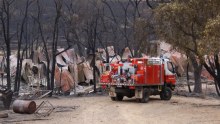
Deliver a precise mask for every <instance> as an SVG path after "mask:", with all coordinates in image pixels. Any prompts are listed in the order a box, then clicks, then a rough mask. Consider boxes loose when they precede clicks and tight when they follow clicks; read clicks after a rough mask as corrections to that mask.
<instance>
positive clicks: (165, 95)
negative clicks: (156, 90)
mask: <svg viewBox="0 0 220 124" xmlns="http://www.w3.org/2000/svg"><path fill="white" fill-rule="evenodd" d="M171 97H172V91H171V89H170V88H169V87H165V88H164V89H163V90H162V92H160V98H161V99H162V100H170V99H171Z"/></svg>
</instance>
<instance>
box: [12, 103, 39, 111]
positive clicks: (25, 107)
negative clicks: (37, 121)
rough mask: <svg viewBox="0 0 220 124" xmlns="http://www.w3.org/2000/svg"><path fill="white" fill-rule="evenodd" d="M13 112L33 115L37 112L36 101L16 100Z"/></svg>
mask: <svg viewBox="0 0 220 124" xmlns="http://www.w3.org/2000/svg"><path fill="white" fill-rule="evenodd" d="M13 111H14V112H15V113H21V114H33V113H34V112H35V111H36V103H35V102H34V101H27V100H15V101H14V102H13Z"/></svg>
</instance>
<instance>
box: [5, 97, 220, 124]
mask: <svg viewBox="0 0 220 124" xmlns="http://www.w3.org/2000/svg"><path fill="white" fill-rule="evenodd" d="M47 100H49V101H50V102H51V103H52V104H53V105H54V106H55V107H58V106H59V107H73V106H79V107H78V108H77V109H74V110H71V111H68V112H53V113H52V114H51V115H50V116H49V117H47V118H46V119H48V120H42V121H23V122H19V123H22V124H23V123H25V124H219V123H220V114H219V113H220V101H219V100H217V99H214V98H207V99H201V98H187V97H180V96H174V97H173V98H172V99H171V100H170V101H162V100H160V99H159V97H151V99H150V101H149V103H144V104H143V103H136V101H135V100H134V99H127V98H126V99H125V100H124V101H122V102H113V101H111V100H110V99H109V97H108V96H93V97H78V98H60V99H47ZM40 102H41V101H37V103H38V104H39V103H40ZM9 116H10V115H9Z"/></svg>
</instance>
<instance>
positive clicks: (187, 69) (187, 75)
mask: <svg viewBox="0 0 220 124" xmlns="http://www.w3.org/2000/svg"><path fill="white" fill-rule="evenodd" d="M186 78H187V85H188V89H189V92H190V93H191V92H192V90H191V88H190V84H189V62H188V63H187V68H186Z"/></svg>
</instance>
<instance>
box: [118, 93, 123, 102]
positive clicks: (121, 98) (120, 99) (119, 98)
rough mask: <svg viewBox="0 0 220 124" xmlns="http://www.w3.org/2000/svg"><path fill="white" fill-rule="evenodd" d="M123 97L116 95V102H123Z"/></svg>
mask: <svg viewBox="0 0 220 124" xmlns="http://www.w3.org/2000/svg"><path fill="white" fill-rule="evenodd" d="M123 97H124V96H122V95H119V94H117V95H116V100H117V101H122V100H123Z"/></svg>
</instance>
